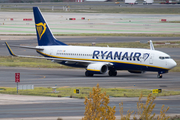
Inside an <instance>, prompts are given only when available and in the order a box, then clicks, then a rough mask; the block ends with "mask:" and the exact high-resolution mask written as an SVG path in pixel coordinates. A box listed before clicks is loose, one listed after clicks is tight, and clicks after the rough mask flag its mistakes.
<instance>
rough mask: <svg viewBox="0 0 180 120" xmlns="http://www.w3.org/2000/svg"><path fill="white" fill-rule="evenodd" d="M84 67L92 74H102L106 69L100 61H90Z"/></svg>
mask: <svg viewBox="0 0 180 120" xmlns="http://www.w3.org/2000/svg"><path fill="white" fill-rule="evenodd" d="M86 69H87V71H88V72H92V73H93V74H104V73H106V72H107V71H108V66H107V65H106V64H102V63H94V64H93V63H92V64H89V65H88V66H87V68H86Z"/></svg>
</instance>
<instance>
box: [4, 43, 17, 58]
mask: <svg viewBox="0 0 180 120" xmlns="http://www.w3.org/2000/svg"><path fill="white" fill-rule="evenodd" d="M5 44H6V47H7V49H8V51H9V53H10V54H11V55H12V56H16V55H15V54H14V53H13V51H12V50H11V48H10V47H9V45H8V43H7V42H5Z"/></svg>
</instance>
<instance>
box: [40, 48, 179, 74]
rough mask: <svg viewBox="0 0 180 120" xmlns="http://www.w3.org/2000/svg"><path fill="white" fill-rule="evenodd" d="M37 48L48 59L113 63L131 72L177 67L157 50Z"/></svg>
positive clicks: (168, 57) (164, 54) (120, 68)
mask: <svg viewBox="0 0 180 120" xmlns="http://www.w3.org/2000/svg"><path fill="white" fill-rule="evenodd" d="M37 48H43V49H44V50H42V51H41V54H42V55H44V56H47V57H53V58H61V59H62V61H63V59H65V60H64V61H68V60H70V61H76V60H78V61H82V62H83V61H88V62H89V63H93V62H106V63H112V64H114V65H117V66H118V67H116V69H117V70H131V68H132V70H134V69H133V68H134V67H138V66H141V67H143V68H140V69H138V70H144V69H145V68H148V67H150V68H151V69H145V70H148V71H158V70H161V69H162V70H169V69H172V68H173V67H175V66H176V62H175V61H174V60H173V59H171V58H170V56H169V55H168V54H166V53H163V52H160V51H157V50H149V49H136V48H110V47H89V46H37ZM118 64H120V65H118ZM86 65H88V64H86ZM86 65H85V67H86ZM127 65H128V66H127ZM144 67H145V68H144ZM156 69H157V70H156Z"/></svg>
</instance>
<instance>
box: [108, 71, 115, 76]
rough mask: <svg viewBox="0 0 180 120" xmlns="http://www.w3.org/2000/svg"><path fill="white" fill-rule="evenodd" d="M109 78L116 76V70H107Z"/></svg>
mask: <svg viewBox="0 0 180 120" xmlns="http://www.w3.org/2000/svg"><path fill="white" fill-rule="evenodd" d="M108 74H109V76H116V75H117V71H116V70H109V73H108Z"/></svg>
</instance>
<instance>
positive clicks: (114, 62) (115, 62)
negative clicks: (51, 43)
mask: <svg viewBox="0 0 180 120" xmlns="http://www.w3.org/2000/svg"><path fill="white" fill-rule="evenodd" d="M36 51H37V52H39V53H41V54H43V55H45V56H49V57H53V58H61V59H69V60H85V61H98V62H114V63H125V64H131V65H140V66H147V67H154V68H160V69H165V70H169V69H168V68H164V67H158V66H153V65H147V64H139V63H130V62H123V61H114V60H102V59H101V60H98V59H83V58H70V57H60V56H54V55H49V54H46V53H43V52H40V51H39V50H36Z"/></svg>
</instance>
